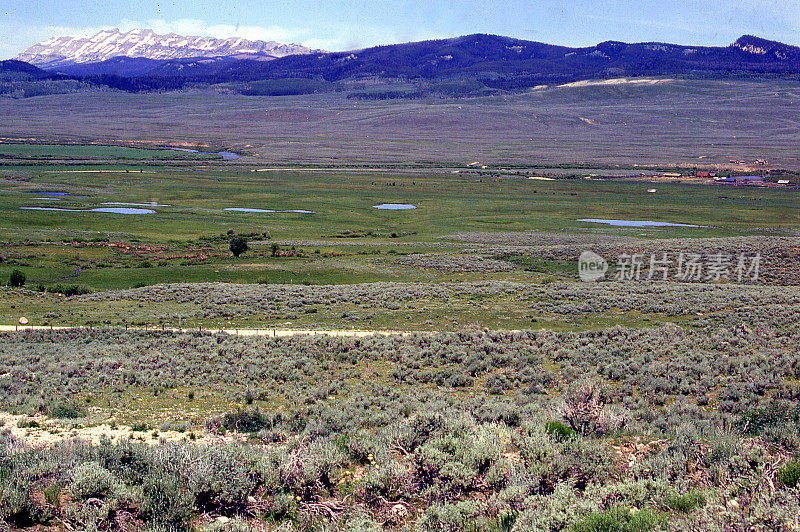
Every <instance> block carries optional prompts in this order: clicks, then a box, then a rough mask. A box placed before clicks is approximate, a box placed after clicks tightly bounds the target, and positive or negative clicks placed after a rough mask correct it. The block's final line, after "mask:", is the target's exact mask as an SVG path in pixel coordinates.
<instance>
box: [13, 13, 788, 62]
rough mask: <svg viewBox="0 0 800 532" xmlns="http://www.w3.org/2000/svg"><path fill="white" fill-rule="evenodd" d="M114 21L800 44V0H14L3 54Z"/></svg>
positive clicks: (308, 34) (233, 28) (313, 40)
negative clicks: (750, 38) (756, 38)
mask: <svg viewBox="0 0 800 532" xmlns="http://www.w3.org/2000/svg"><path fill="white" fill-rule="evenodd" d="M3 4H5V5H3ZM109 28H119V29H121V30H125V31H127V30H130V29H134V28H150V29H153V30H155V31H156V32H157V33H170V32H174V33H179V34H183V35H208V36H212V37H218V38H225V37H243V38H247V39H261V40H277V41H282V42H294V43H300V44H304V45H306V46H309V47H311V48H320V49H324V50H330V51H341V50H353V49H358V48H364V47H367V46H374V45H378V44H391V43H398V42H409V41H417V40H424V39H434V38H448V37H455V36H458V35H466V34H470V33H493V34H497V35H506V36H510V37H517V38H520V39H527V40H533V41H541V42H547V43H551V44H561V45H566V46H591V45H594V44H597V43H599V42H602V41H607V40H617V41H625V42H651V41H659V42H670V43H675V44H686V45H698V46H727V45H728V44H731V43H732V42H734V41H735V40H736V39H737V38H739V37H740V36H742V35H745V34H751V35H757V36H759V37H764V38H767V39H773V40H778V41H782V42H785V43H787V44H793V45H800V0H782V1H780V0H730V1H728V0H627V1H625V0H567V1H560V2H559V1H554V0H517V1H496V0H462V1H448V0H422V1H409V0H355V1H342V0H297V1H292V0H283V1H274V0H238V1H236V2H226V1H211V0H194V1H185V2H184V1H182V2H178V1H167V0H117V1H114V0H80V1H78V0H32V1H22V0H5V1H4V2H0V58H3V59H6V58H11V57H14V56H16V55H17V54H18V53H20V52H21V51H22V50H24V49H25V48H27V47H29V46H31V45H33V44H35V43H37V42H40V41H43V40H46V39H48V38H50V37H53V36H55V35H90V34H94V33H96V32H97V31H100V30H101V29H109Z"/></svg>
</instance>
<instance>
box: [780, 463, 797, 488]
mask: <svg viewBox="0 0 800 532" xmlns="http://www.w3.org/2000/svg"><path fill="white" fill-rule="evenodd" d="M777 477H778V480H780V481H781V483H782V484H783V485H784V486H787V487H789V488H794V487H796V486H797V483H798V482H800V461H798V460H792V461H791V462H789V463H788V464H786V465H785V466H784V467H783V468H782V469H780V470H779V471H778V474H777Z"/></svg>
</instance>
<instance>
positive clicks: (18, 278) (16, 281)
mask: <svg viewBox="0 0 800 532" xmlns="http://www.w3.org/2000/svg"><path fill="white" fill-rule="evenodd" d="M8 285H9V286H17V287H19V286H24V285H25V274H24V273H23V272H21V271H19V270H14V271H12V272H11V277H9V279H8Z"/></svg>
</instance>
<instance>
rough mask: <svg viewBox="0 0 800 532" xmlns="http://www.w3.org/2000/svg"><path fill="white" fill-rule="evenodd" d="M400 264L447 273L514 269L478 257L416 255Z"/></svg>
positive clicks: (498, 262) (513, 266) (510, 265)
mask: <svg viewBox="0 0 800 532" xmlns="http://www.w3.org/2000/svg"><path fill="white" fill-rule="evenodd" d="M398 262H399V263H400V264H406V265H408V266H414V267H416V268H433V269H435V270H444V271H448V272H507V271H510V270H513V269H515V268H516V266H515V265H514V264H512V263H510V262H506V261H502V260H495V259H489V258H486V257H482V256H480V255H471V254H470V255H468V254H441V253H418V254H414V255H408V256H407V257H403V258H402V259H399V260H398Z"/></svg>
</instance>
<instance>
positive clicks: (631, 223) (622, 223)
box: [577, 218, 708, 227]
mask: <svg viewBox="0 0 800 532" xmlns="http://www.w3.org/2000/svg"><path fill="white" fill-rule="evenodd" d="M577 221H579V222H591V223H595V224H607V225H613V226H615V227H708V226H707V225H692V224H674V223H671V222H651V221H650V220H603V219H600V218H580V219H579V220H577Z"/></svg>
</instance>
